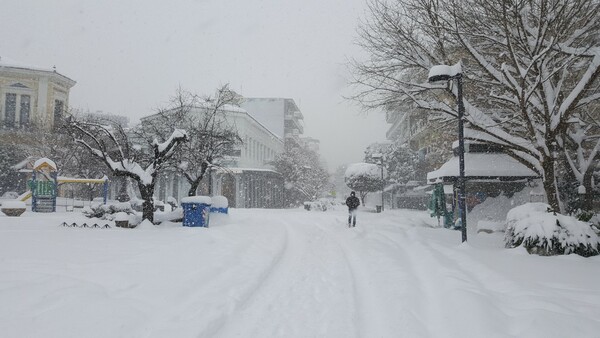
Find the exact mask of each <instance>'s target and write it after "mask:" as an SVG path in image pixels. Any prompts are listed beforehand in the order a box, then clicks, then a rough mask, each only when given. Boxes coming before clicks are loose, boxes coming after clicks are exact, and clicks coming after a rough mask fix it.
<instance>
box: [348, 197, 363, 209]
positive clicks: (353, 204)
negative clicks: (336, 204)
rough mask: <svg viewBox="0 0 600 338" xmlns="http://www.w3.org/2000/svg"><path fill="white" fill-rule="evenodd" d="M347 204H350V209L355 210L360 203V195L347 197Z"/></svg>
mask: <svg viewBox="0 0 600 338" xmlns="http://www.w3.org/2000/svg"><path fill="white" fill-rule="evenodd" d="M346 205H347V206H348V209H350V210H354V209H356V208H358V206H359V205H360V200H359V199H358V197H356V196H354V195H351V196H350V197H348V198H346Z"/></svg>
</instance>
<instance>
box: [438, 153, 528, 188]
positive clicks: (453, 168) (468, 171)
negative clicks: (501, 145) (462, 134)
mask: <svg viewBox="0 0 600 338" xmlns="http://www.w3.org/2000/svg"><path fill="white" fill-rule="evenodd" d="M456 177H458V157H457V156H454V157H452V158H451V159H450V160H449V161H448V162H446V163H444V164H443V165H442V166H441V167H440V168H439V169H438V170H435V171H432V172H429V173H427V183H428V184H434V183H440V182H444V178H448V179H446V181H448V180H454V179H455V178H456ZM465 177H468V178H469V179H480V180H486V179H487V180H489V179H498V180H502V181H511V180H520V179H528V178H537V177H539V175H538V174H536V173H535V172H534V171H533V170H531V169H529V168H528V167H526V166H525V165H524V164H522V163H520V162H518V161H517V160H515V159H514V158H512V157H510V156H509V155H506V154H501V153H465Z"/></svg>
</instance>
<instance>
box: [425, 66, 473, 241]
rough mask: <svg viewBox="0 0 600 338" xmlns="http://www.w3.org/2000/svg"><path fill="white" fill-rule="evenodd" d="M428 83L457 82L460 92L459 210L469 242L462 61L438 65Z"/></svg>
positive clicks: (465, 238)
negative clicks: (449, 64)
mask: <svg viewBox="0 0 600 338" xmlns="http://www.w3.org/2000/svg"><path fill="white" fill-rule="evenodd" d="M427 80H428V82H430V83H431V82H438V81H451V80H456V87H457V88H456V89H457V91H458V93H457V97H456V101H457V103H458V162H459V169H458V210H459V212H460V224H461V233H462V241H463V242H466V241H467V212H466V208H465V137H464V127H463V116H464V114H465V106H464V104H463V97H462V96H463V94H462V85H463V77H462V67H461V63H460V61H459V62H458V63H457V64H455V65H452V66H446V65H438V66H433V67H431V69H430V70H429V76H428V79H427Z"/></svg>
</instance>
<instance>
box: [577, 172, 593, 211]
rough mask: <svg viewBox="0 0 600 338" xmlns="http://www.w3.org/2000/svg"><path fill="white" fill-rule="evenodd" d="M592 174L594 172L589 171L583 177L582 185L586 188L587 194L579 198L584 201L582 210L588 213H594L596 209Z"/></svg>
mask: <svg viewBox="0 0 600 338" xmlns="http://www.w3.org/2000/svg"><path fill="white" fill-rule="evenodd" d="M592 173H593V170H588V171H587V172H586V173H585V175H583V182H582V185H583V186H584V187H585V194H584V195H583V196H579V197H580V198H581V199H582V201H581V210H583V211H586V212H590V211H593V210H592V209H593V208H594V203H593V202H594V194H593V191H592V177H593V175H592ZM578 190H579V189H578ZM578 192H579V191H578Z"/></svg>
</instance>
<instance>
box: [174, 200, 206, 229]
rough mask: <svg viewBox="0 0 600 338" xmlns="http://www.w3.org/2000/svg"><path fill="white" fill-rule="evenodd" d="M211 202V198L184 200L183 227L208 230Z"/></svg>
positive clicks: (182, 204) (182, 202)
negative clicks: (205, 228)
mask: <svg viewBox="0 0 600 338" xmlns="http://www.w3.org/2000/svg"><path fill="white" fill-rule="evenodd" d="M211 202H212V201H211V198H210V197H209V196H190V197H185V198H182V199H181V207H182V208H183V226H186V227H207V228H208V223H209V218H210V205H211Z"/></svg>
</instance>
